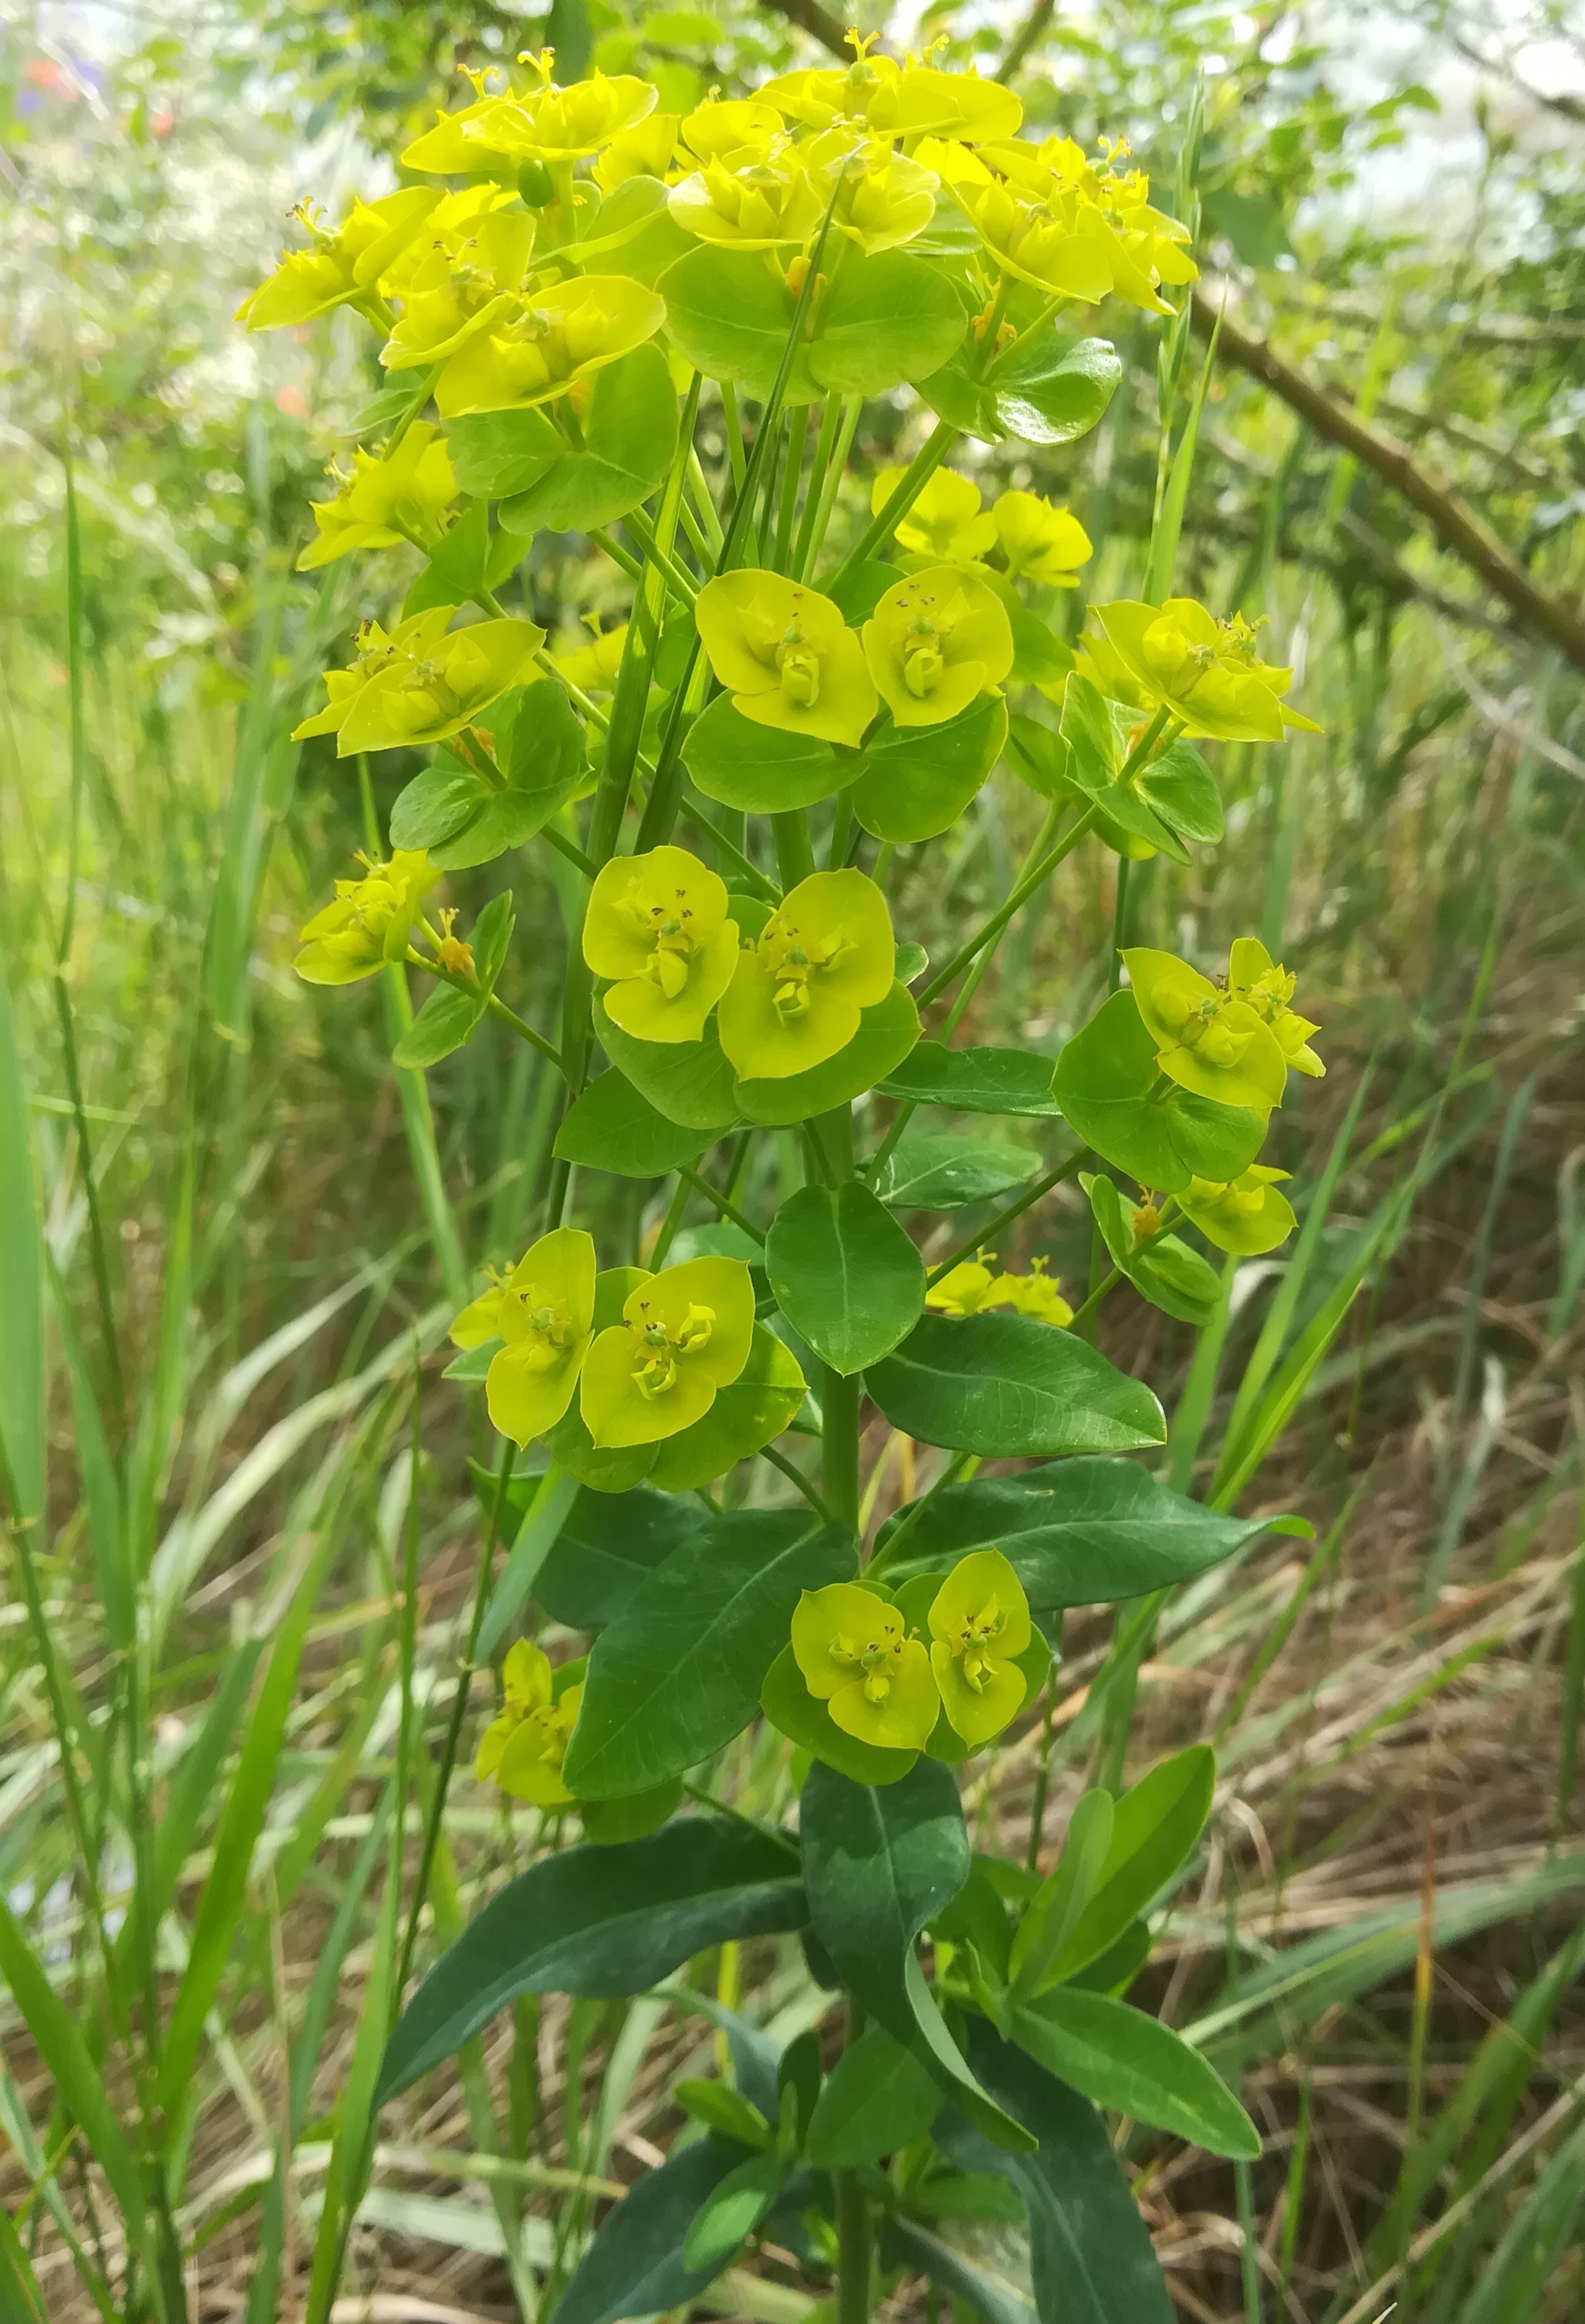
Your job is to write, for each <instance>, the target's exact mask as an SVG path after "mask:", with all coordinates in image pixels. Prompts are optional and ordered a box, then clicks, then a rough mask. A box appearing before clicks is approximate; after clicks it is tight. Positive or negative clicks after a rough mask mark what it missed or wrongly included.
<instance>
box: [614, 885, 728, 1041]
mask: <svg viewBox="0 0 1585 2324" xmlns="http://www.w3.org/2000/svg"><path fill="white" fill-rule="evenodd" d="M728 908H729V899H728V897H727V892H726V882H725V881H723V880H721V879H719V878H718V877H717V876H716V874H715V873H714V871H709V870H707V869H706V867H705V865H704V864H703V863H701V862H699V860H698V857H697V856H696V855H690V854H688V853H687V850H686V849H685V848H681V847H655V848H651V849H650V853H648V854H647V855H617V856H613V858H612V860H611V862H609V863H607V864H605V865H604V866H603V867H602V869H601V871H600V872H599V874H598V876H597V877H596V879H595V881H594V887H593V889H592V890H591V891H590V895H589V904H588V910H587V912H586V913H585V918H584V958H585V961H586V962H587V963H588V964H589V966H590V967H591V968H592V969H593V970H594V973H595V975H596V976H608V977H610V978H612V979H613V983H612V985H611V989H610V991H608V992H607V993H606V995H605V1003H604V1006H605V1013H606V1015H607V1016H608V1017H609V1018H610V1019H611V1021H612V1023H613V1025H617V1026H620V1027H621V1028H622V1031H623V1032H624V1033H631V1034H632V1035H633V1037H635V1039H637V1040H640V1041H697V1040H699V1039H700V1038H701V1037H703V1034H704V1031H705V1018H706V1017H708V1015H709V1014H710V1011H711V1010H712V1009H714V1006H715V1004H716V1002H717V1001H719V1000H720V998H721V996H722V994H723V992H724V991H726V988H727V986H728V985H729V984H730V983H731V982H732V978H733V970H734V969H735V968H736V966H737V958H738V932H737V922H736V921H735V920H730V919H728V918H727V911H728Z"/></svg>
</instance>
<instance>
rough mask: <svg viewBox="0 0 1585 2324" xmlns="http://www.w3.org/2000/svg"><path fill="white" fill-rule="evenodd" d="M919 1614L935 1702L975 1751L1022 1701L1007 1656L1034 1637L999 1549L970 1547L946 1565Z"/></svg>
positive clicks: (1021, 1685)
mask: <svg viewBox="0 0 1585 2324" xmlns="http://www.w3.org/2000/svg"><path fill="white" fill-rule="evenodd" d="M928 1621H929V1625H930V1637H931V1646H930V1667H931V1669H932V1671H933V1672H934V1673H935V1683H936V1685H937V1687H938V1688H939V1689H940V1691H941V1702H942V1708H943V1709H944V1710H945V1712H946V1715H947V1718H948V1720H950V1722H951V1724H952V1725H953V1727H954V1729H956V1731H957V1732H958V1734H960V1735H961V1736H962V1737H963V1741H964V1742H965V1743H967V1744H969V1745H971V1746H972V1748H974V1749H976V1750H977V1749H978V1748H979V1747H980V1745H981V1744H982V1743H989V1742H990V1740H991V1737H992V1736H993V1735H1000V1732H1001V1730H1002V1729H1003V1728H1004V1727H1005V1726H1006V1725H1007V1723H1008V1721H1009V1720H1011V1719H1016V1718H1017V1717H1018V1712H1019V1711H1021V1710H1022V1709H1023V1706H1024V1696H1025V1694H1026V1692H1027V1687H1026V1685H1025V1681H1024V1674H1023V1672H1022V1671H1021V1670H1020V1669H1019V1668H1018V1665H1017V1663H1016V1662H1015V1661H1014V1659H1013V1657H1014V1656H1015V1655H1021V1654H1022V1653H1023V1652H1024V1650H1025V1648H1026V1647H1027V1646H1028V1644H1029V1641H1030V1639H1031V1638H1032V1637H1033V1636H1034V1632H1033V1630H1032V1628H1031V1627H1030V1622H1029V1601H1028V1600H1027V1598H1026V1597H1025V1595H1024V1589H1023V1584H1022V1583H1021V1582H1019V1580H1018V1575H1017V1574H1016V1573H1015V1572H1013V1569H1012V1567H1011V1566H1010V1565H1009V1563H1008V1562H1007V1559H1006V1558H1005V1557H1003V1555H1002V1554H1001V1552H1000V1550H999V1549H977V1550H974V1551H972V1553H971V1554H970V1555H969V1556H967V1557H962V1558H960V1559H959V1560H958V1562H957V1563H956V1564H955V1565H954V1567H953V1570H952V1572H950V1573H949V1574H948V1575H947V1577H946V1580H945V1582H943V1583H942V1585H941V1588H940V1589H939V1591H937V1592H936V1594H935V1600H934V1602H933V1603H932V1605H931V1608H930V1612H929V1615H928Z"/></svg>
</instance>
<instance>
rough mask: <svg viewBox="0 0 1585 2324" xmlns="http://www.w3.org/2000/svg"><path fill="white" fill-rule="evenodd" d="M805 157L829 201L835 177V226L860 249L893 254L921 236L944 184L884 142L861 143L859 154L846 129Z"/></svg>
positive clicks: (817, 144)
mask: <svg viewBox="0 0 1585 2324" xmlns="http://www.w3.org/2000/svg"><path fill="white" fill-rule="evenodd" d="M806 160H807V162H808V166H809V169H810V171H811V173H812V174H813V175H816V176H817V177H818V179H819V180H820V181H821V184H822V187H823V189H824V191H825V198H826V200H828V201H829V199H830V198H831V183H832V176H833V173H834V174H835V176H836V179H837V193H836V203H835V207H834V209H833V210H832V213H831V223H832V227H833V230H834V232H835V233H837V234H841V235H846V236H847V238H848V240H849V241H850V242H856V243H857V244H858V245H859V248H860V249H861V250H865V251H877V250H895V249H896V248H897V247H898V244H901V243H905V242H911V241H912V240H913V238H914V236H915V235H917V234H923V232H924V231H925V228H926V226H928V225H929V223H930V221H931V219H932V218H933V217H935V189H936V188H937V186H938V185H939V184H940V182H941V181H940V180H939V179H938V178H937V177H936V175H935V171H933V170H926V169H922V168H921V167H920V165H919V163H918V162H917V161H910V160H909V159H908V157H907V156H906V155H905V154H901V153H894V152H892V149H891V147H890V146H889V144H887V143H884V141H877V142H876V143H872V144H866V145H861V146H860V147H859V148H858V150H857V151H856V152H855V151H854V150H853V148H852V142H851V140H850V139H849V138H848V137H847V136H846V134H844V133H843V131H841V130H833V131H831V132H829V133H828V134H827V135H825V136H824V137H819V138H816V140H815V142H814V143H813V144H812V145H810V146H809V147H808V148H807V149H806Z"/></svg>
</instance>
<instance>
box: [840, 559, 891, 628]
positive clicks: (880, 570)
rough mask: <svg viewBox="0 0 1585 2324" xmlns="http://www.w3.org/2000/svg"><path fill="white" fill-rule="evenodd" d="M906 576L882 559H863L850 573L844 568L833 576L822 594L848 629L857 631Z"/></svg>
mask: <svg viewBox="0 0 1585 2324" xmlns="http://www.w3.org/2000/svg"><path fill="white" fill-rule="evenodd" d="M905 577H906V576H904V573H903V569H902V567H901V566H900V565H889V564H887V563H886V561H885V559H884V558H879V557H866V558H864V559H863V561H862V563H861V564H858V565H855V566H854V567H853V569H852V572H851V573H849V572H847V571H846V569H845V568H843V570H842V571H841V572H840V573H838V574H836V575H834V576H833V578H832V580H831V582H830V585H829V586H826V587H825V594H826V595H827V596H828V597H829V598H830V600H831V602H832V604H834V606H836V608H837V609H838V611H839V612H840V613H841V614H842V617H843V621H844V622H846V623H847V625H848V627H849V629H850V630H856V629H859V628H861V627H862V624H863V623H864V622H867V621H868V620H869V618H870V616H871V613H873V612H874V611H875V608H876V606H877V605H878V604H880V600H881V598H882V597H884V596H885V595H886V593H887V591H888V590H889V589H894V588H895V587H896V586H897V585H898V582H899V581H901V580H903V579H904V578H905ZM822 586H825V585H822Z"/></svg>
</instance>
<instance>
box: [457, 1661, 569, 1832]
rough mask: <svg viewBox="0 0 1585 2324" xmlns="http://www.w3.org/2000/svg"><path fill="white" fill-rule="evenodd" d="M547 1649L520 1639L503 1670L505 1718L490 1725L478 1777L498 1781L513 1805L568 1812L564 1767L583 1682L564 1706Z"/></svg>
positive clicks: (484, 1781) (481, 1749) (564, 1697)
mask: <svg viewBox="0 0 1585 2324" xmlns="http://www.w3.org/2000/svg"><path fill="white" fill-rule="evenodd" d="M554 1684H555V1681H554V1678H553V1675H552V1672H551V1666H550V1659H549V1656H548V1655H547V1654H546V1652H545V1649H544V1648H543V1646H535V1645H533V1644H532V1643H531V1641H530V1640H529V1639H528V1638H520V1639H519V1640H518V1642H517V1644H516V1645H515V1646H511V1647H510V1648H509V1649H508V1652H507V1656H506V1660H505V1663H504V1664H503V1665H502V1672H501V1687H502V1705H501V1712H500V1716H499V1717H498V1718H496V1719H493V1720H491V1722H490V1724H489V1726H488V1727H487V1728H486V1729H484V1739H483V1741H482V1742H481V1743H480V1745H479V1756H478V1757H477V1758H476V1759H475V1762H474V1773H475V1775H476V1776H477V1778H478V1780H479V1782H480V1783H481V1784H487V1783H489V1782H490V1781H491V1780H492V1778H493V1780H494V1782H495V1784H496V1785H497V1787H498V1788H499V1789H500V1790H501V1791H503V1792H505V1793H506V1794H507V1795H508V1797H509V1798H511V1799H514V1800H528V1801H530V1802H531V1803H532V1804H533V1805H534V1806H535V1807H540V1808H565V1807H569V1806H570V1805H571V1804H572V1794H571V1793H570V1792H569V1791H568V1790H567V1785H566V1784H564V1783H563V1782H562V1780H561V1763H562V1761H563V1759H564V1758H565V1757H567V1743H568V1740H569V1738H571V1735H572V1730H573V1728H574V1726H575V1724H576V1720H577V1715H578V1705H579V1704H580V1703H581V1702H582V1701H583V1699H584V1690H583V1684H582V1682H581V1681H580V1682H579V1683H577V1684H576V1685H575V1686H569V1687H568V1688H567V1691H566V1692H565V1693H564V1694H563V1695H562V1697H561V1699H560V1701H555V1700H553V1695H552V1690H553V1687H554Z"/></svg>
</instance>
